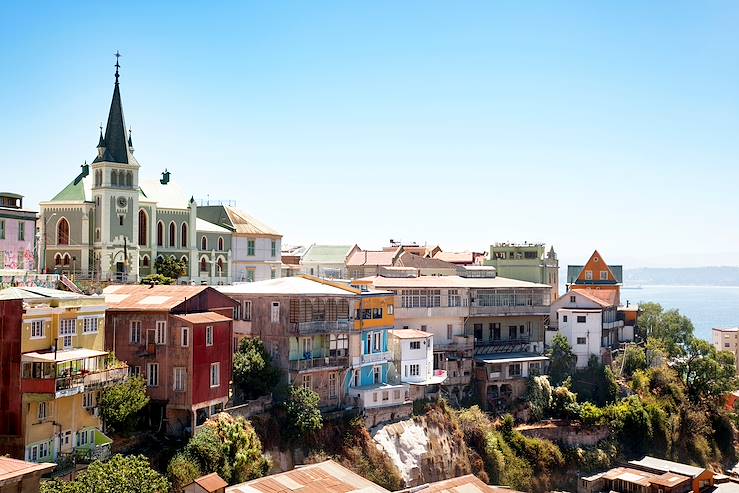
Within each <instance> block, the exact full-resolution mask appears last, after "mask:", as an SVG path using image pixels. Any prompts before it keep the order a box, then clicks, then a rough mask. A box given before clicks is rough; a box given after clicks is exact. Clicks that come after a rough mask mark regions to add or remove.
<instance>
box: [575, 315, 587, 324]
mask: <svg viewBox="0 0 739 493" xmlns="http://www.w3.org/2000/svg"><path fill="white" fill-rule="evenodd" d="M585 321H586V318H585V315H578V316H577V323H579V324H584V323H585Z"/></svg>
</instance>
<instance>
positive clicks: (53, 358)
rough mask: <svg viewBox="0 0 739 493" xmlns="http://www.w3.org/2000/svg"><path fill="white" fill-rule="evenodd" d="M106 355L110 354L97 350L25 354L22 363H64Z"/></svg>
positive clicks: (82, 349)
mask: <svg viewBox="0 0 739 493" xmlns="http://www.w3.org/2000/svg"><path fill="white" fill-rule="evenodd" d="M106 354H108V353H107V352H106V351H97V350H95V349H84V348H81V349H67V350H64V351H48V352H43V353H38V352H32V353H23V354H22V355H21V361H24V362H28V363H63V362H65V361H76V360H80V359H86V358H96V357H98V356H105V355H106Z"/></svg>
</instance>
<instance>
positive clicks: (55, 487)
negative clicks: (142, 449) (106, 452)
mask: <svg viewBox="0 0 739 493" xmlns="http://www.w3.org/2000/svg"><path fill="white" fill-rule="evenodd" d="M169 487H170V484H169V481H167V479H166V478H165V477H164V476H162V475H161V474H159V473H158V472H156V471H155V470H154V469H152V468H151V466H150V465H149V460H148V459H147V458H146V457H144V456H143V455H129V456H124V455H114V456H113V457H112V458H111V459H110V460H109V461H107V462H101V461H95V462H93V463H92V464H90V466H89V467H88V468H87V469H85V470H84V471H82V472H81V473H79V475H78V476H77V477H76V478H75V479H74V480H73V481H63V480H51V481H45V482H42V483H41V490H40V491H41V493H96V492H99V491H106V492H109V493H167V492H168V491H169Z"/></svg>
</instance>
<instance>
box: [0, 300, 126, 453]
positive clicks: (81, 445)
mask: <svg viewBox="0 0 739 493" xmlns="http://www.w3.org/2000/svg"><path fill="white" fill-rule="evenodd" d="M0 316H4V318H5V321H4V325H5V326H4V328H3V331H2V332H0V343H3V344H4V343H6V342H8V343H10V340H11V339H12V338H14V337H17V338H18V339H19V341H18V342H20V352H19V353H17V354H16V355H13V354H11V359H17V366H16V363H15V362H11V363H10V365H12V366H10V368H11V369H12V368H13V367H15V368H17V372H19V375H18V377H19V378H17V381H18V382H19V386H20V389H19V390H20V392H19V393H18V395H19V398H16V399H15V401H16V402H15V403H14V402H12V401H13V399H11V403H10V408H11V409H10V411H7V410H6V411H7V412H6V414H7V415H8V418H9V419H13V417H14V416H16V415H17V418H19V420H18V421H19V423H18V424H19V426H18V427H17V428H18V433H17V434H18V435H19V438H20V439H21V440H22V445H23V455H24V458H25V459H26V460H28V461H30V462H49V461H54V462H64V459H65V458H67V457H72V455H73V454H74V455H75V456H77V458H78V459H83V460H84V459H86V458H87V459H91V458H97V457H101V456H105V455H107V454H109V453H110V443H111V440H110V439H109V438H108V437H106V436H105V435H104V434H103V433H102V431H101V429H102V423H101V419H100V415H99V414H100V413H99V407H98V398H99V395H100V391H101V390H102V389H104V388H105V387H106V386H109V385H114V384H116V383H120V382H122V381H123V380H125V379H126V378H127V377H128V368H127V367H126V365H125V364H122V363H119V362H117V361H116V360H115V358H114V357H113V356H112V355H111V354H109V353H108V352H106V351H104V338H105V327H104V324H105V299H104V297H103V296H85V295H81V294H75V293H70V292H67V291H58V290H53V289H44V288H36V287H24V288H8V289H5V290H2V291H0ZM18 336H19V337H18ZM7 364H8V363H6V365H7ZM14 373H15V372H14ZM10 381H11V382H13V381H14V379H13V378H12V377H11V379H10ZM2 390H5V389H0V391H2ZM7 390H10V391H12V390H13V389H12V388H9V389H7ZM14 404H17V405H18V406H19V412H18V413H17V414H14V413H13V408H14V407H15V406H14ZM0 420H2V416H0ZM2 431H6V434H7V431H8V430H0V432H2ZM21 440H19V442H20V441H21ZM2 452H3V450H2V444H1V443H0V453H2ZM11 453H12V452H11ZM16 455H17V452H16Z"/></svg>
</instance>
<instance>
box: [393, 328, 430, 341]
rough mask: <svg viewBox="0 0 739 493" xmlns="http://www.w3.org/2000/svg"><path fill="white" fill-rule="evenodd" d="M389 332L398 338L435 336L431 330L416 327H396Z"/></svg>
mask: <svg viewBox="0 0 739 493" xmlns="http://www.w3.org/2000/svg"><path fill="white" fill-rule="evenodd" d="M389 333H390V334H391V335H394V336H395V337H397V338H398V339H426V338H428V337H432V336H433V334H432V333H431V332H424V331H422V330H416V329H395V330H391V331H389Z"/></svg>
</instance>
